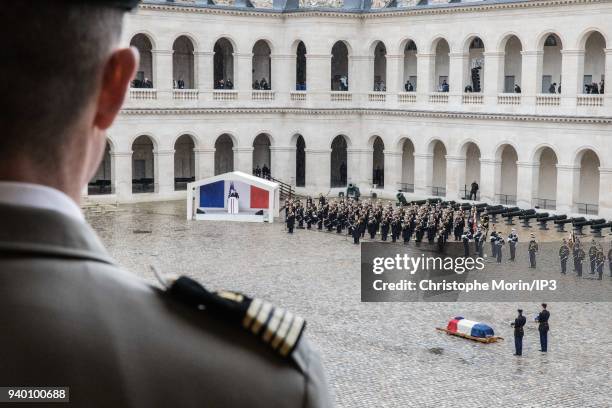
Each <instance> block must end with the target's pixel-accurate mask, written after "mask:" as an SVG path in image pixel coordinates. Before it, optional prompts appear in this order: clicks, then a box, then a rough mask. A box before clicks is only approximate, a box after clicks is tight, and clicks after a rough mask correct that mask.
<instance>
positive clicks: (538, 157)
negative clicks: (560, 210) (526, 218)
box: [533, 144, 559, 210]
mask: <svg viewBox="0 0 612 408" xmlns="http://www.w3.org/2000/svg"><path fill="white" fill-rule="evenodd" d="M533 163H538V171H537V177H536V179H535V185H534V186H533V191H534V193H535V200H534V201H535V202H534V203H533V205H534V206H536V207H538V208H542V209H549V210H554V209H556V208H557V201H556V200H557V164H558V163H559V156H558V155H557V152H556V151H555V149H554V148H553V147H552V146H550V145H548V144H544V145H541V146H538V147H537V148H536V149H535V151H534V153H533Z"/></svg>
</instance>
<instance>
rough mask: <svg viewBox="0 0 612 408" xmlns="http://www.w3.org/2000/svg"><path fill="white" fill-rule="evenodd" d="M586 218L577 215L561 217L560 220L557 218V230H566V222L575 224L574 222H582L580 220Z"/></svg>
mask: <svg viewBox="0 0 612 408" xmlns="http://www.w3.org/2000/svg"><path fill="white" fill-rule="evenodd" d="M585 220H586V219H585V218H584V217H577V218H567V217H565V218H563V219H559V220H555V221H554V223H555V225H556V226H557V232H565V225H566V224H573V223H574V222H580V221H585Z"/></svg>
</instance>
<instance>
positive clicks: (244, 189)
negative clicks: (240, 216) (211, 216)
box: [200, 180, 270, 211]
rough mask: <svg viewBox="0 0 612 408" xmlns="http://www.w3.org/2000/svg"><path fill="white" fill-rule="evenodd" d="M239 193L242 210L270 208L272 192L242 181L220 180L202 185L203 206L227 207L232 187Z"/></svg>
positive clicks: (201, 203)
mask: <svg viewBox="0 0 612 408" xmlns="http://www.w3.org/2000/svg"><path fill="white" fill-rule="evenodd" d="M232 186H233V189H234V190H235V191H236V192H237V193H238V196H239V197H238V206H239V209H240V211H245V210H246V211H248V210H261V209H268V205H269V203H270V201H269V198H270V193H269V192H268V191H267V190H264V189H262V188H259V187H255V186H253V185H250V184H247V183H244V182H242V181H236V180H234V181H232V180H219V181H215V182H214V183H210V184H204V185H202V186H200V207H201V208H218V209H221V208H227V199H228V197H229V193H230V188H231V187H232Z"/></svg>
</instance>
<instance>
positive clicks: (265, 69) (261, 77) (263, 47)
mask: <svg viewBox="0 0 612 408" xmlns="http://www.w3.org/2000/svg"><path fill="white" fill-rule="evenodd" d="M252 53H253V58H252V64H253V65H252V72H253V74H252V82H253V89H261V90H270V89H272V46H271V43H270V41H268V40H265V39H260V40H257V41H256V42H255V44H253V48H252ZM258 84H259V85H258Z"/></svg>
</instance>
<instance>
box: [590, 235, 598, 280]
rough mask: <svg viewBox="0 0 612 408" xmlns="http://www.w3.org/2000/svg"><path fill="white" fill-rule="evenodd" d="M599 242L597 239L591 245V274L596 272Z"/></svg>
mask: <svg viewBox="0 0 612 408" xmlns="http://www.w3.org/2000/svg"><path fill="white" fill-rule="evenodd" d="M596 258H597V243H596V242H595V240H593V241H592V242H591V247H590V248H589V264H590V267H591V275H593V274H594V273H595V269H596V265H597V260H596Z"/></svg>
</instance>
